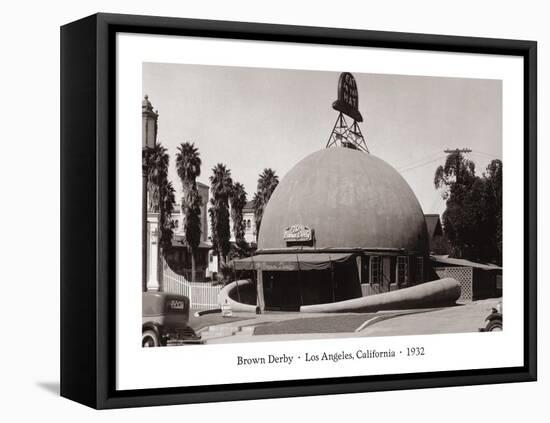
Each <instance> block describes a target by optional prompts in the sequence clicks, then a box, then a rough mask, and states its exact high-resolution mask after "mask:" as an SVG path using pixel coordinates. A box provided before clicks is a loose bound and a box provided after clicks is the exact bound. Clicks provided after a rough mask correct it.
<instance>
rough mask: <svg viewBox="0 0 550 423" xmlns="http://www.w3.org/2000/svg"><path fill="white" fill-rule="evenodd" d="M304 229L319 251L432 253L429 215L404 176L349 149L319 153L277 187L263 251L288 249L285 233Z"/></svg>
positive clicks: (265, 227) (263, 232)
mask: <svg viewBox="0 0 550 423" xmlns="http://www.w3.org/2000/svg"><path fill="white" fill-rule="evenodd" d="M296 224H298V225H305V226H308V227H309V228H311V229H312V230H313V231H314V238H315V244H314V247H315V248H317V249H322V248H338V249H352V248H363V249H372V250H376V249H404V250H407V251H409V252H415V253H422V254H424V253H428V236H427V230H426V222H425V220H424V214H423V212H422V209H421V207H420V204H419V203H418V200H417V198H416V196H415V195H414V193H413V191H412V190H411V188H410V187H409V185H408V184H407V182H406V181H405V180H404V179H403V178H402V177H401V175H400V174H399V173H398V172H397V171H396V170H395V169H394V168H393V167H391V166H390V165H389V164H387V163H386V162H384V161H383V160H381V159H379V158H377V157H375V156H373V155H371V154H368V153H364V152H362V151H359V150H353V149H350V148H344V147H334V148H327V149H323V150H320V151H317V152H315V153H313V154H311V155H309V156H308V157H306V158H305V159H303V160H302V161H300V162H299V163H298V164H296V166H294V167H293V168H292V169H291V170H290V171H289V172H288V173H287V174H286V175H285V177H284V178H283V179H282V181H281V183H280V184H279V185H278V186H277V188H276V189H275V191H274V192H273V195H272V196H271V198H270V200H269V203H268V204H267V207H266V210H265V212H264V215H263V219H262V222H261V226H260V233H259V238H258V249H260V250H269V249H283V248H287V244H286V242H285V240H284V239H283V233H284V231H285V228H287V227H289V226H291V225H296Z"/></svg>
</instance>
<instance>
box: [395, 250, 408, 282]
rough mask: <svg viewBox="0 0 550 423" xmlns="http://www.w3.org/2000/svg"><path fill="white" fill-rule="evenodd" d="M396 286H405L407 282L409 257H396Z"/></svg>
mask: <svg viewBox="0 0 550 423" xmlns="http://www.w3.org/2000/svg"><path fill="white" fill-rule="evenodd" d="M396 274H397V284H398V285H401V284H406V283H407V282H408V281H409V277H408V276H409V257H407V256H398V257H397V269H396Z"/></svg>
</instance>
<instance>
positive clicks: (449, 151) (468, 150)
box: [443, 148, 472, 154]
mask: <svg viewBox="0 0 550 423" xmlns="http://www.w3.org/2000/svg"><path fill="white" fill-rule="evenodd" d="M443 152H444V153H447V154H451V153H471V152H472V150H471V149H469V148H455V149H454V150H451V149H446V150H443Z"/></svg>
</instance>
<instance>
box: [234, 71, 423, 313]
mask: <svg viewBox="0 0 550 423" xmlns="http://www.w3.org/2000/svg"><path fill="white" fill-rule="evenodd" d="M350 77H351V78H353V77H352V76H351V74H348V73H344V74H342V76H341V77H340V82H339V99H343V100H346V99H348V100H349V106H350V107H351V108H352V110H353V107H355V108H356V107H357V105H358V101H357V98H356V97H355V98H350V96H349V95H345V94H346V93H342V92H341V91H342V90H343V89H344V87H345V81H346V80H347V81H348V83H349V81H350ZM342 81H344V82H342ZM351 86H352V87H356V84H355V81H354V80H353V84H352V85H351ZM348 94H349V93H348ZM351 94H354V95H355V96H357V90H356V88H355V91H353V92H351ZM335 109H336V110H338V111H340V109H342V107H339V108H336V107H335ZM346 110H348V111H349V110H350V108H349V107H348V108H347V109H346ZM356 111H357V113H354V112H353V111H352V112H350V113H349V115H348V116H351V117H353V116H360V114H358V110H356ZM352 115H353V116H352ZM428 255H429V244H428V234H427V229H426V222H425V219H424V214H423V211H422V208H421V207H420V204H419V202H418V200H417V198H416V196H415V194H414V192H413V191H412V189H411V188H410V187H409V185H408V184H407V182H406V181H405V180H404V179H403V178H402V177H401V175H400V174H399V173H398V172H397V171H396V170H395V169H394V168H393V167H391V166H390V165H389V164H388V163H386V162H385V161H383V160H381V159H380V158H377V157H375V156H374V155H372V154H370V153H369V152H368V149H367V148H366V143H365V141H364V139H363V136H362V134H361V132H360V129H359V127H358V125H357V121H356V120H355V118H354V122H353V125H351V126H348V125H347V122H346V120H345V117H344V116H343V113H342V112H341V111H340V113H339V115H338V119H337V122H336V124H335V126H334V129H333V132H332V134H331V137H330V139H329V142H328V143H327V148H325V149H323V150H320V151H317V152H314V153H313V154H311V155H309V156H307V157H306V158H304V159H303V160H301V161H300V162H298V163H297V164H296V165H295V166H294V167H293V168H292V169H291V170H290V171H289V172H288V173H287V174H286V175H285V176H284V178H283V179H282V180H281V182H280V184H279V185H278V186H277V188H276V189H275V191H274V192H273V194H272V196H271V198H270V199H269V202H268V204H267V207H266V209H265V211H264V214H263V218H262V221H261V226H260V228H259V235H258V250H257V252H256V254H255V255H254V256H252V257H250V258H246V259H241V260H236V261H235V262H234V265H235V268H236V269H237V270H239V269H241V270H254V271H255V272H254V273H255V278H256V281H255V283H254V284H252V285H254V286H256V291H257V292H256V296H257V304H258V306H259V307H260V309H267V310H269V309H272V310H299V309H300V308H301V307H303V306H308V305H314V304H326V303H336V302H341V301H346V300H349V299H353V298H357V297H361V296H368V295H374V294H379V293H384V292H390V291H394V290H397V289H400V288H404V287H409V286H411V285H414V284H418V283H422V282H424V281H425V280H426V279H425V275H426V273H427V272H426V270H427V269H426V264H427V263H428Z"/></svg>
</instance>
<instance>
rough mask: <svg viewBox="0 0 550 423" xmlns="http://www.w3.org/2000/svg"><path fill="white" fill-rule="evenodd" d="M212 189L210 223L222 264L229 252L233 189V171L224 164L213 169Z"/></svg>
mask: <svg viewBox="0 0 550 423" xmlns="http://www.w3.org/2000/svg"><path fill="white" fill-rule="evenodd" d="M210 189H211V190H212V199H211V201H210V203H211V205H212V207H211V208H210V211H209V214H210V221H211V226H212V243H213V244H214V249H215V251H217V253H218V255H220V256H221V259H222V262H224V263H225V258H226V256H227V253H228V252H229V247H230V244H229V238H230V237H231V232H230V230H229V196H230V195H231V192H232V189H233V181H232V179H231V171H230V170H229V169H227V168H226V166H225V165H224V164H222V163H218V164H217V165H216V166H214V168H212V176H210Z"/></svg>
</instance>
